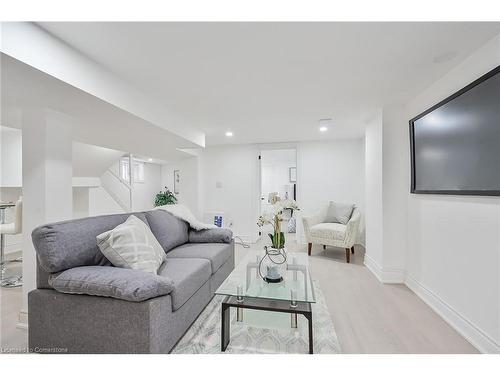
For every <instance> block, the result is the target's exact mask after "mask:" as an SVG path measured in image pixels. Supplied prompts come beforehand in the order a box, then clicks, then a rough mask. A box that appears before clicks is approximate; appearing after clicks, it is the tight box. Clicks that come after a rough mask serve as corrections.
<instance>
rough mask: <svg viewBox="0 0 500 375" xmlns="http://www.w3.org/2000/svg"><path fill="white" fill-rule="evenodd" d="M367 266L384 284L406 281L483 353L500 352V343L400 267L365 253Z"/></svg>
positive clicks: (422, 298)
mask: <svg viewBox="0 0 500 375" xmlns="http://www.w3.org/2000/svg"><path fill="white" fill-rule="evenodd" d="M364 263H365V266H366V268H368V269H369V270H370V271H371V272H372V273H373V274H374V275H375V277H376V278H377V279H378V280H379V281H380V282H382V283H384V284H401V283H404V284H405V285H406V286H407V287H408V288H409V289H410V290H412V291H413V292H414V293H415V294H416V295H417V296H418V297H419V298H420V299H421V300H422V301H424V302H425V303H426V304H427V305H428V306H429V307H430V308H431V309H432V310H434V311H435V312H436V313H437V314H438V315H439V316H440V317H441V318H443V320H444V321H445V322H447V323H448V324H449V325H450V326H452V327H453V328H454V329H455V330H456V331H457V332H458V333H459V334H460V335H462V336H463V337H464V338H465V339H466V340H467V341H469V342H470V343H471V344H472V345H473V346H474V347H475V348H476V349H478V350H479V351H480V352H481V353H490V354H493V353H496V354H498V353H500V344H499V343H498V342H496V341H495V340H494V339H493V338H491V337H489V336H488V335H487V334H486V333H484V332H483V331H482V330H481V329H480V328H478V327H477V326H476V325H475V324H473V323H472V322H470V321H469V320H468V319H467V318H465V317H464V316H463V315H462V314H460V313H459V312H458V311H456V310H455V309H454V308H453V307H452V306H450V305H449V304H447V303H446V302H445V301H443V300H442V299H441V298H440V297H439V296H437V295H436V294H435V293H433V292H432V291H431V290H429V289H428V288H426V287H425V286H424V285H422V284H421V283H420V282H418V281H417V280H415V279H414V278H412V277H411V276H409V275H407V274H406V272H405V271H404V270H400V269H383V268H382V267H380V265H379V264H378V263H377V262H375V261H374V260H373V259H372V258H370V256H368V255H366V254H365V261H364Z"/></svg>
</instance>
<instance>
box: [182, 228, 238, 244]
mask: <svg viewBox="0 0 500 375" xmlns="http://www.w3.org/2000/svg"><path fill="white" fill-rule="evenodd" d="M232 239H233V232H232V231H231V229H226V228H213V229H202V230H193V229H191V230H190V231H189V242H191V243H207V242H208V243H231V241H232Z"/></svg>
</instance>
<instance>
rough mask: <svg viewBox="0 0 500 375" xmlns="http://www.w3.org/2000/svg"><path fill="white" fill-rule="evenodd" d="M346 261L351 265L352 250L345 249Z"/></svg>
mask: <svg viewBox="0 0 500 375" xmlns="http://www.w3.org/2000/svg"><path fill="white" fill-rule="evenodd" d="M345 260H346V261H347V263H351V249H349V248H348V249H345Z"/></svg>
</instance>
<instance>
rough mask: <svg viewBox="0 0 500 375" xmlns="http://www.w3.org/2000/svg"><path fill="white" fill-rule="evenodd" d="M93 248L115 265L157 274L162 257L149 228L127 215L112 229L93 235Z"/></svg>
mask: <svg viewBox="0 0 500 375" xmlns="http://www.w3.org/2000/svg"><path fill="white" fill-rule="evenodd" d="M97 245H98V246H99V249H100V250H101V252H102V253H103V254H104V256H105V257H106V258H107V259H108V260H109V261H110V262H111V263H112V264H113V265H114V266H115V267H120V268H129V269H133V270H141V271H146V272H151V273H153V274H155V275H156V274H158V269H159V268H160V266H161V264H162V263H163V262H164V261H165V259H166V255H165V252H164V251H163V248H162V247H161V245H160V244H159V243H158V240H157V239H156V237H155V236H154V235H153V233H152V232H151V229H149V227H148V226H147V225H146V224H145V223H144V222H143V221H142V220H141V219H138V218H137V217H135V216H134V215H130V216H129V217H128V219H127V220H126V221H125V222H124V223H123V224H120V225H118V226H117V227H115V228H114V229H112V230H110V231H107V232H104V233H101V234H100V235H98V236H97Z"/></svg>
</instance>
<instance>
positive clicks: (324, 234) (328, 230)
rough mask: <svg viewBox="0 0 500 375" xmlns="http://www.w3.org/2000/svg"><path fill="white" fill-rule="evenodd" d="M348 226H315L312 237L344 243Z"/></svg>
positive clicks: (328, 224) (311, 231)
mask: <svg viewBox="0 0 500 375" xmlns="http://www.w3.org/2000/svg"><path fill="white" fill-rule="evenodd" d="M345 230H346V226H345V225H343V224H339V223H321V224H316V225H313V226H312V227H311V229H310V233H311V236H313V237H319V238H325V239H329V240H334V241H343V240H344V237H345Z"/></svg>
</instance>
